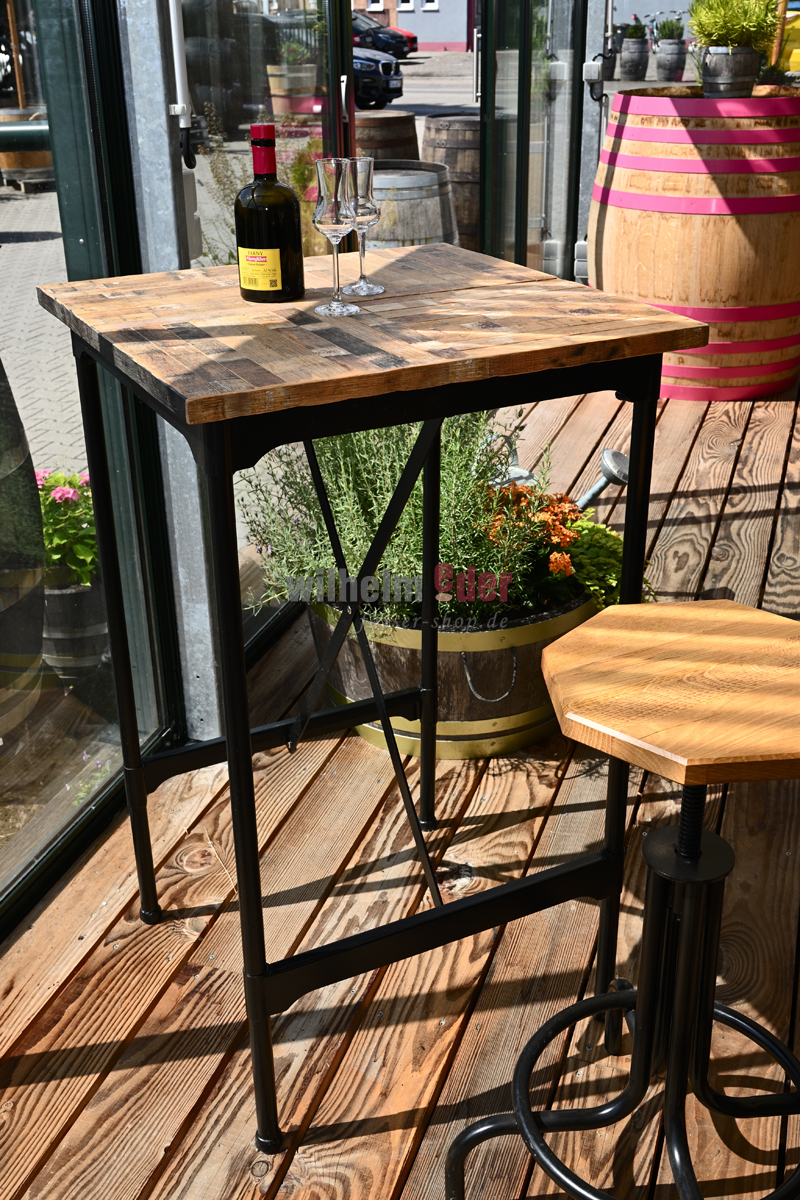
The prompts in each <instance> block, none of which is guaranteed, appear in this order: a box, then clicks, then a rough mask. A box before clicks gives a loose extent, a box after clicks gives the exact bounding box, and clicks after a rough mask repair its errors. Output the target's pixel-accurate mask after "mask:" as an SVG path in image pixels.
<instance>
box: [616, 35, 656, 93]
mask: <svg viewBox="0 0 800 1200" xmlns="http://www.w3.org/2000/svg"><path fill="white" fill-rule="evenodd" d="M649 53H650V52H649V49H648V45H647V29H646V28H645V26H644V25H642V24H641V23H640V22H638V21H637V22H635V23H634V24H633V25H629V26H628V28H627V29H626V30H625V37H624V38H623V40H622V52H621V54H620V60H619V70H620V78H621V79H623V80H626V81H627V82H631V81H632V80H640V79H644V77H645V75H646V74H647V63H648V59H649Z"/></svg>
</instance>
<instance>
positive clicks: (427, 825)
mask: <svg viewBox="0 0 800 1200" xmlns="http://www.w3.org/2000/svg"><path fill="white" fill-rule="evenodd" d="M419 827H420V829H421V830H422V832H423V833H432V832H433V830H434V829H437V828H438V825H437V823H436V821H420V823H419Z"/></svg>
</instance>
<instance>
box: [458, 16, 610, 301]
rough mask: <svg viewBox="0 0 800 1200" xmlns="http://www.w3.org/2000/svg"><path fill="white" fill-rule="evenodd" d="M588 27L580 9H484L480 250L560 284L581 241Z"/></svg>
mask: <svg viewBox="0 0 800 1200" xmlns="http://www.w3.org/2000/svg"><path fill="white" fill-rule="evenodd" d="M585 26H586V3H585V0H577V3H575V4H574V5H573V4H571V3H568V2H567V0H549V3H548V4H547V5H541V4H537V3H533V2H532V0H518V2H517V3H514V4H510V3H507V2H506V0H484V4H483V7H482V26H481V63H480V69H481V249H482V250H483V252H484V253H485V254H491V255H493V256H494V257H496V258H503V259H507V260H510V261H514V262H518V263H522V264H524V265H527V266H530V267H534V268H535V269H537V270H541V271H547V272H549V273H551V274H554V275H560V276H563V277H565V278H571V277H572V261H573V249H574V244H575V242H576V240H577V221H578V186H579V174H580V137H581V120H582V111H583V87H584V85H583V82H582V70H581V69H580V64H582V62H583V50H584V44H585ZM576 63H577V64H579V65H578V69H577V70H576V69H575V64H576Z"/></svg>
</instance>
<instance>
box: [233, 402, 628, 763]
mask: <svg viewBox="0 0 800 1200" xmlns="http://www.w3.org/2000/svg"><path fill="white" fill-rule="evenodd" d="M417 431H418V427H416V426H398V427H396V428H394V429H390V430H370V431H367V432H363V433H354V434H347V435H344V436H341V437H335V438H327V439H323V440H321V441H319V442H316V443H315V448H316V452H317V456H318V458H319V462H320V468H321V470H322V474H323V477H324V479H325V481H326V486H327V489H328V494H329V497H330V502H331V505H332V508H333V512H334V516H335V518H336V522H337V527H338V529H339V533H340V537H341V540H342V548H343V552H344V556H345V560H346V562H347V563H348V566H349V567H350V569H351V570H355V567H356V564H360V563H361V561H362V560H363V557H364V554H365V552H366V549H367V547H368V545H369V543H370V541H371V540H372V537H373V535H374V533H375V532H376V530H377V527H378V523H379V521H380V519H381V516H382V514H383V512H384V509H385V507H386V504H387V502H388V500H389V497H390V495H391V493H392V491H393V488H394V486H395V481H396V480H397V478H398V477H399V474H400V470H401V469H402V466H403V464H404V462H405V460H406V458H407V457H408V453H409V451H410V449H411V446H412V445H413V442H414V439H415V437H416V434H417ZM517 437H518V431H516V430H514V429H513V428H512V429H505V428H498V426H497V425H496V424H494V423H493V419H492V417H491V415H490V414H488V413H476V414H470V415H467V416H463V417H454V418H451V419H449V420H447V421H446V422H445V427H444V433H443V437H442V498H441V521H440V545H439V554H440V563H439V566H438V567H437V571H436V577H435V580H434V583H435V586H436V587H437V589H438V594H437V600H438V618H437V625H438V630H439V647H438V649H439V658H438V663H439V725H438V739H437V753H438V755H439V757H440V758H470V757H479V756H482V755H485V754H500V753H505V752H508V751H510V750H512V749H515V748H517V747H519V746H523V745H528V744H530V743H531V742H534V741H537V740H539V739H541V738H542V737H544V736H546V735H547V734H549V733H550V732H552V731H554V730H555V728H556V725H555V721H554V717H553V711H552V708H551V707H550V702H549V698H548V694H547V689H546V687H545V684H544V680H543V678H542V673H541V666H540V663H541V652H542V650H543V648H544V647H545V646H546V645H547V644H548V643H549V642H550V641H552V640H553V639H554V638H555V637H558V636H559V635H560V634H562V633H565V632H566V631H567V630H568V629H571V628H574V627H575V626H576V625H578V624H580V623H581V622H582V621H585V620H587V619H588V617H590V616H591V615H592V614H593V613H594V612H596V611H597V609H598V608H599V607H603V606H604V605H605V604H609V603H614V602H615V600H616V598H617V595H618V587H619V576H620V566H621V559H622V539H621V538H620V537H619V536H618V535H617V534H615V533H613V532H612V531H611V530H609V529H607V528H605V527H604V526H602V525H596V524H595V523H594V522H593V521H592V520H591V514H590V513H583V512H581V511H580V510H579V509H578V508H577V507H576V506H575V505H574V504H572V502H571V501H570V500H569V499H568V498H567V497H566V496H561V495H553V494H551V493H550V491H549V486H548V480H547V474H548V471H547V463H546V462H545V464H544V467H543V469H542V471H541V472H540V474H539V476H538V478H533V477H531V478H530V481H529V482H528V483H526V484H518V483H515V482H510V480H511V478H512V472H511V467H512V464H513V461H514V452H515V445H516V440H517ZM241 504H242V510H243V516H244V519H245V522H246V525H247V527H248V530H249V533H250V536H251V538H252V539H253V540H254V542H255V544H256V547H257V549H258V551H259V553H260V554H261V556H262V562H263V567H264V585H265V586H264V594H263V595H262V596H261V597H251V602H252V603H253V604H254V605H256V606H258V605H260V604H264V603H267V602H269V601H270V600H272V599H274V598H283V599H286V598H293V599H302V600H305V601H306V602H308V604H309V615H310V620H311V626H312V630H313V634H314V638H315V642H316V645H317V649H318V652H319V653H320V655H321V654H322V653H323V652H324V649H325V647H326V646H327V644H328V641H329V639H330V636H331V632H332V627H333V624H334V622H335V620H336V617H337V615H338V614H337V611H336V605H337V603H340V601H345V602H346V601H347V600H348V599H352V588H353V587H354V586H355V582H354V581H353V580H350V581H348V580H347V579H344V580H343V579H340V578H339V576H338V574H337V572H336V571H335V570H334V569H333V558H332V553H331V550H330V546H329V543H328V539H327V533H326V530H325V525H324V522H323V520H322V515H321V512H320V510H319V506H318V502H317V498H316V494H315V492H314V490H313V486H312V482H311V476H310V473H309V470H308V467H307V464H306V461H305V457H304V455H303V454H302V452H300V451H298V448H297V447H285V448H282V449H278V450H275V451H273V452H272V453H271V454H270V455H269V456H268V457H267V459H265V460H264V464H263V465H262V468H261V470H260V472H249V473H246V475H245V477H244V495H243V499H242V501H241ZM421 530H422V492H421V487H420V485H419V484H418V485H417V487H416V488H415V490H414V492H413V494H412V497H411V500H410V502H409V504H408V505H407V507H406V509H405V511H404V513H403V515H402V517H401V519H400V521H399V523H398V526H397V528H396V530H395V533H394V535H393V537H392V539H391V541H390V543H389V545H388V547H387V550H386V553H385V555H384V558H383V561H382V562H381V564H380V566H379V568H378V571H377V573H376V576H375V577H374V578H372V579H370V580H365V581H363V584H362V596H361V598H362V600H363V602H364V603H363V608H362V612H363V613H364V616H365V620H364V626H365V629H366V631H367V636H368V637H369V639H370V642H371V644H372V651H373V655H374V657H375V661H376V665H377V670H378V674H379V677H380V678H381V681H382V685H383V687H384V690H386V691H391V690H396V689H400V688H404V687H411V686H415V685H417V684H418V683H419V677H420V645H421V632H420V621H421V606H420V600H421V584H422V580H421V571H422V534H421ZM351 564H352V565H351ZM348 589H349V590H348ZM329 695H330V696H331V699H332V700H333V701H334V702H337V703H346V702H347V701H349V700H356V699H360V698H363V697H366V696H369V695H370V691H369V686H368V682H367V677H366V670H365V667H364V663H363V660H362V657H361V653H360V650H359V648H358V643H357V640H356V637H355V634H352V636H350V637H348V638H347V639H346V641H345V644H344V646H343V647H342V650H341V651H340V653H339V657H338V659H337V662H336V664H335V666H334V668H333V671H332V672H331V675H330V676H329ZM392 724H393V727H394V729H395V731H396V733H397V734H398V737H399V743H400V746H401V748H402V749H403V750H404V752H407V753H416V751H417V746H418V741H419V728H418V723H414V722H409V721H407V720H403V719H400V718H395V719H394V720H393V722H392ZM359 732H360V733H362V735H363V736H365V737H367V738H369V739H370V740H371V741H373V742H375V743H376V744H384V743H383V736H382V733H381V731H380V729H379V728H376V727H373V726H364V727H361V728H360V730H359Z"/></svg>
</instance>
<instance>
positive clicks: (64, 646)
mask: <svg viewBox="0 0 800 1200" xmlns="http://www.w3.org/2000/svg"><path fill="white" fill-rule="evenodd" d="M107 646H108V625H107V624H106V609H105V602H104V600H103V589H102V587H101V586H100V583H99V582H95V583H93V584H92V585H91V587H84V586H83V585H81V584H73V585H72V586H70V587H48V588H45V605H44V660H45V662H46V663H47V665H48V666H49V667H52V668H53V670H54V671H55V672H56V674H57V675H58V676H59V678H60V679H61V682H62V683H65V684H75V683H78V682H79V681H80V680H82V679H84V678H85V677H86V675H88V674H89V672H90V671H93V670H94V668H95V667H97V666H99V664H100V661H101V659H102V657H103V651H104V650H105V649H106V647H107Z"/></svg>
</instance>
